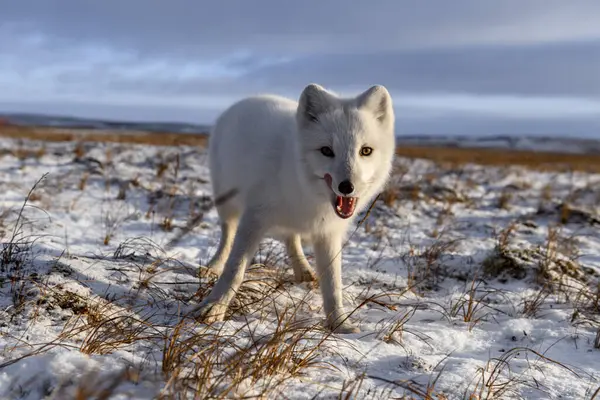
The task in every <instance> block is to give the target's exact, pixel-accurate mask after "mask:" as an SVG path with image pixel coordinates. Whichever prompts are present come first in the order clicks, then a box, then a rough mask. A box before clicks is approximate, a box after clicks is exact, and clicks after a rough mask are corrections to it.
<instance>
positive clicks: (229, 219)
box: [196, 84, 395, 333]
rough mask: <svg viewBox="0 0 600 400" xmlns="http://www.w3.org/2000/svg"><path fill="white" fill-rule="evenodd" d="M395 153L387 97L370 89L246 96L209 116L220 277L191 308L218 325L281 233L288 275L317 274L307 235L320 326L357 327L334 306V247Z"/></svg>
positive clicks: (215, 266) (305, 277) (337, 255)
mask: <svg viewBox="0 0 600 400" xmlns="http://www.w3.org/2000/svg"><path fill="white" fill-rule="evenodd" d="M394 153H395V136H394V111H393V108H392V98H391V96H390V94H389V93H388V91H387V89H386V88H385V87H383V86H379V85H377V86H373V87H371V88H370V89H368V90H367V91H365V92H363V93H362V94H360V95H358V96H357V97H354V98H342V97H338V96H337V95H335V94H333V93H332V92H330V91H327V90H326V89H324V88H323V87H321V86H319V85H316V84H310V85H308V86H307V87H306V88H305V89H304V90H303V92H302V94H301V95H300V99H299V101H298V102H296V101H293V100H290V99H286V98H283V97H279V96H273V95H262V96H255V97H249V98H246V99H244V100H241V101H239V102H237V103H235V104H234V105H232V106H231V107H230V108H229V109H227V110H226V111H225V112H223V114H221V116H220V117H219V118H218V119H217V122H216V124H215V126H214V129H213V131H212V133H211V136H210V142H209V167H210V173H211V180H212V185H213V194H214V197H215V198H218V197H219V196H224V195H225V196H226V195H227V193H233V195H232V196H230V198H229V199H228V200H226V201H224V202H223V203H222V204H219V205H217V211H218V214H219V218H220V221H221V239H220V243H219V246H218V249H217V252H216V254H215V255H214V257H213V258H212V259H211V261H210V262H209V265H208V267H209V270H210V271H212V272H214V273H215V274H217V275H219V279H218V280H217V282H216V284H215V286H214V288H213V290H212V291H211V293H210V294H209V295H208V296H207V297H206V298H205V299H204V300H203V301H202V302H201V303H200V305H199V306H198V308H197V310H196V313H197V316H198V317H199V318H200V319H202V320H204V321H205V322H208V323H212V322H215V321H222V320H223V318H224V316H225V312H226V311H227V308H228V306H229V303H230V302H231V300H232V299H233V297H234V296H235V294H236V292H237V290H238V289H239V287H240V285H241V283H242V281H243V278H244V273H245V270H246V267H247V266H248V264H249V262H250V261H251V260H252V258H253V256H254V254H255V252H256V251H257V249H258V246H259V242H260V241H261V239H262V238H263V237H265V236H267V235H269V236H272V237H275V238H282V239H283V241H284V243H285V245H286V249H287V253H288V255H289V256H290V259H291V260H292V261H291V263H292V267H293V271H294V276H295V279H296V280H297V281H299V282H302V281H310V280H313V279H315V275H314V273H313V271H312V269H311V267H310V266H309V264H308V262H307V260H306V257H305V256H304V253H303V250H302V239H310V240H311V242H312V245H313V249H314V253H315V259H316V270H317V275H316V278H318V279H319V281H320V286H321V293H322V296H323V308H324V310H325V314H326V321H327V326H328V327H329V328H330V329H332V330H334V331H335V332H338V333H350V332H359V329H358V328H357V327H356V326H355V325H353V324H351V323H350V322H349V321H348V318H347V314H345V313H344V309H343V305H342V276H341V268H342V262H341V251H342V243H343V240H344V237H345V235H346V232H347V230H348V227H349V225H350V224H351V223H352V221H353V220H354V218H355V217H356V215H357V213H358V212H359V211H360V210H361V209H364V208H365V206H368V205H369V204H370V201H371V200H372V199H373V198H374V197H375V195H376V194H378V193H379V192H380V191H381V190H382V189H383V186H384V185H385V183H386V182H387V180H388V177H389V175H390V171H391V168H392V160H393V157H394Z"/></svg>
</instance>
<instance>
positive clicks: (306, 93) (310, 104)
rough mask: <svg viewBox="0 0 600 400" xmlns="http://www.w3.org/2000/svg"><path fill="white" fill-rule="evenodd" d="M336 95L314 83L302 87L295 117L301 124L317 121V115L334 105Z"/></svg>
mask: <svg viewBox="0 0 600 400" xmlns="http://www.w3.org/2000/svg"><path fill="white" fill-rule="evenodd" d="M336 99H337V98H336V97H335V96H334V95H333V94H332V93H330V92H328V91H327V90H325V88H323V87H322V86H320V85H317V84H316V83H311V84H310V85H308V86H307V87H305V88H304V90H303V91H302V94H301V95H300V100H299V102H298V113H297V116H296V117H297V119H298V123H299V124H300V125H301V126H305V125H306V124H310V123H314V122H318V121H319V116H320V115H321V114H324V113H325V112H327V111H329V110H331V109H332V108H333V107H334V106H335V101H336Z"/></svg>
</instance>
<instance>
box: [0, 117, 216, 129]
mask: <svg viewBox="0 0 600 400" xmlns="http://www.w3.org/2000/svg"><path fill="white" fill-rule="evenodd" d="M0 119H3V120H5V121H8V122H9V123H10V124H13V125H21V126H42V127H53V128H70V129H97V130H117V131H118V130H123V131H125V130H127V131H132V130H134V131H149V132H174V133H191V134H194V133H196V134H197V133H208V130H209V129H210V126H209V125H195V124H187V123H179V122H125V121H110V120H100V119H88V118H76V117H65V116H57V115H42V114H25V113H10V114H8V113H5V114H3V113H0Z"/></svg>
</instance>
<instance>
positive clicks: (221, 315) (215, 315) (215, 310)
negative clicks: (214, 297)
mask: <svg viewBox="0 0 600 400" xmlns="http://www.w3.org/2000/svg"><path fill="white" fill-rule="evenodd" d="M226 312H227V306H226V305H225V304H219V303H216V302H208V301H206V300H205V301H202V303H200V305H199V306H198V307H197V308H196V309H195V310H194V315H195V317H196V319H197V320H198V321H201V322H204V323H206V324H212V323H213V322H220V321H223V320H224V319H225V313H226Z"/></svg>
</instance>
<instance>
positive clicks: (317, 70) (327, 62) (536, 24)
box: [0, 0, 600, 132]
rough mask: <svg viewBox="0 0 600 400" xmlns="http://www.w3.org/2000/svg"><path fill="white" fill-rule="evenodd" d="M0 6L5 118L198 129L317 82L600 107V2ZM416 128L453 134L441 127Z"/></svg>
mask: <svg viewBox="0 0 600 400" xmlns="http://www.w3.org/2000/svg"><path fill="white" fill-rule="evenodd" d="M0 3H4V4H0V6H1V9H2V13H1V14H0V86H1V87H2V88H3V90H2V93H0V101H3V102H4V105H5V107H6V106H7V105H8V104H12V105H14V106H17V105H21V106H22V105H24V104H29V106H28V109H30V108H31V107H33V106H34V105H36V104H37V105H38V106H39V105H40V104H52V107H53V109H55V108H56V107H58V109H59V111H60V109H63V108H64V112H62V113H67V114H68V113H69V111H70V110H74V112H78V113H80V114H81V113H83V114H85V113H87V114H89V113H90V112H92V113H96V114H97V112H100V110H102V112H110V113H112V114H118V115H119V117H123V116H126V115H131V116H132V118H133V117H134V116H145V115H150V116H152V115H155V116H160V118H161V119H177V118H182V117H186V116H191V115H192V114H191V113H192V110H193V108H194V107H196V108H202V109H203V111H198V114H197V115H203V116H204V117H207V116H212V115H214V114H215V113H216V112H217V110H218V109H220V108H222V107H224V106H225V105H226V104H227V103H228V102H231V101H233V100H234V99H236V98H239V97H241V96H244V95H248V94H251V93H256V92H266V91H269V92H275V93H280V94H286V95H291V96H297V95H298V93H299V91H300V90H301V89H302V87H303V86H304V85H306V84H307V83H308V82H318V83H321V84H324V85H326V86H329V87H331V88H332V89H334V90H336V91H341V92H346V91H358V90H364V89H365V86H367V85H371V84H374V83H380V84H384V85H386V86H388V88H389V89H390V90H391V91H392V92H393V93H394V94H395V95H396V96H409V97H410V96H417V95H419V96H420V95H425V96H442V95H464V96H472V101H473V102H476V101H477V98H478V97H479V96H487V97H489V98H494V97H498V96H512V97H519V96H521V97H524V98H530V97H536V98H544V97H547V98H574V99H575V100H578V99H579V100H581V99H590V100H591V101H594V102H596V104H600V103H598V102H600V75H599V74H598V71H600V23H599V22H598V15H600V2H597V1H595V0H587V1H586V0H581V1H572V2H566V1H562V0H528V1H527V2H523V1H518V0H503V1H501V2H500V1H498V2H481V1H477V0H456V1H452V2H449V1H445V0H432V1H428V2H422V1H418V0H410V1H402V2H399V1H395V0H384V1H380V2H377V3H367V2H354V3H349V2H347V1H342V0H332V1H327V2H316V1H304V2H281V1H275V0H267V1H256V2H248V1H241V0H239V1H225V0H224V1H221V2H199V1H171V2H164V1H159V0H128V1H126V2H120V3H116V2H97V1H93V0H38V1H27V0H21V1H19V2H13V1H7V0H4V1H0ZM408 103H410V102H408ZM408 103H406V104H405V103H402V106H403V107H408V106H409V105H410V104H408ZM61 104H62V105H63V106H61ZM407 104H408V105H407ZM77 105H79V106H77ZM61 107H62V108H61ZM94 107H96V111H97V112H96V111H93V108H94ZM415 107H416V106H415ZM142 109H145V110H157V109H162V110H163V111H162V112H142V111H141V110H142ZM115 110H119V111H115ZM407 111H411V112H416V113H418V112H419V108H418V107H416V108H415V109H413V110H407ZM446 111H447V112H450V110H446ZM565 111H566V110H565ZM128 113H129V114H128ZM480 114H481V113H480ZM497 114H498V115H500V114H501V110H499V113H497ZM169 115H172V116H173V118H169ZM453 115H454V117H453V116H452V115H451V114H448V115H446V117H445V118H447V121H451V120H452V118H454V124H455V126H456V127H459V126H464V127H466V129H467V128H468V129H476V128H478V127H479V126H480V125H481V124H483V125H485V124H486V122H485V121H488V122H489V124H490V130H493V129H495V128H493V127H491V126H492V125H493V126H496V127H500V126H502V125H503V123H502V122H501V119H498V115H496V116H494V117H492V116H491V115H488V116H487V118H488V119H487V120H486V119H485V118H484V119H481V120H480V118H483V117H482V116H481V115H478V116H477V117H476V118H475V117H469V118H467V117H465V116H464V115H458V114H453ZM95 116H97V115H95ZM509 117H510V116H509V115H508V114H507V116H506V119H505V121H508V123H516V122H515V121H510V120H509ZM190 118H191V117H186V119H187V120H190ZM465 118H466V119H465ZM570 118H571V117H567V116H565V118H564V119H563V121H564V126H575V125H577V126H578V128H577V130H578V131H580V130H585V129H584V128H585V127H588V128H587V129H588V131H589V132H592V131H593V130H594V129H596V127H597V121H598V120H597V119H594V118H593V117H589V118H588V117H586V118H587V119H586V118H584V119H581V120H577V121H574V120H572V119H570ZM590 118H591V119H590ZM598 118H600V117H598ZM475 119H477V121H481V122H477V124H479V125H477V124H475V123H474V122H473V121H475ZM193 120H196V119H195V118H194V119H193ZM415 121H418V123H420V124H421V126H424V127H430V128H431V129H434V127H436V126H437V127H438V128H436V129H439V126H440V125H439V124H437V121H434V120H433V119H432V118H431V117H423V118H422V119H415V120H414V121H412V122H411V123H416V122H415ZM461 121H468V122H464V123H463V122H461ZM527 121H533V119H531V118H530V119H527V120H519V121H517V122H518V124H520V125H519V126H521V127H522V129H523V131H526V130H531V127H530V125H531V124H530V122H527ZM553 123H555V125H554V126H558V125H556V124H557V122H556V118H554V122H553ZM537 126H540V127H542V128H543V129H545V130H548V129H550V128H551V126H550V122H549V123H548V124H545V123H540V124H538V125H537ZM560 126H562V125H560ZM411 129H412V128H411Z"/></svg>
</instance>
